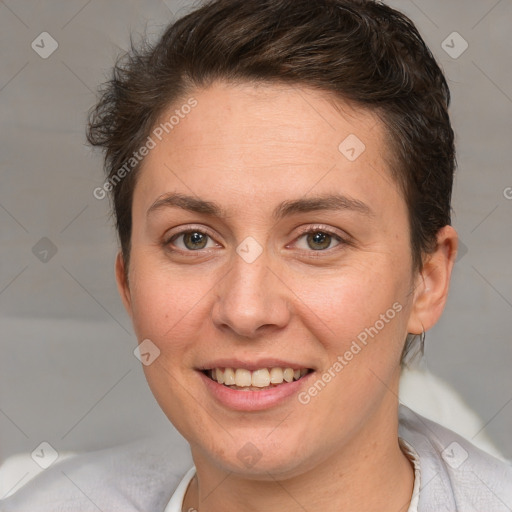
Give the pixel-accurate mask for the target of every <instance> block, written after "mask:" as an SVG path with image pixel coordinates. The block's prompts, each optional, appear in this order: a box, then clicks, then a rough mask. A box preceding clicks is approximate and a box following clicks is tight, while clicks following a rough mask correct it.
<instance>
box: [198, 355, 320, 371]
mask: <svg viewBox="0 0 512 512" xmlns="http://www.w3.org/2000/svg"><path fill="white" fill-rule="evenodd" d="M213 368H233V369H235V370H236V369H238V368H242V369H244V370H249V371H251V372H253V371H256V370H260V369H261V368H292V369H293V370H301V369H302V368H307V369H309V370H315V368H311V367H310V366H307V365H303V364H299V363H292V362H290V361H284V360H283V359H274V358H264V359H258V360H251V361H242V360H241V359H232V358H231V359H216V360H215V361H211V362H207V363H205V364H202V365H201V368H198V369H199V370H212V369H213Z"/></svg>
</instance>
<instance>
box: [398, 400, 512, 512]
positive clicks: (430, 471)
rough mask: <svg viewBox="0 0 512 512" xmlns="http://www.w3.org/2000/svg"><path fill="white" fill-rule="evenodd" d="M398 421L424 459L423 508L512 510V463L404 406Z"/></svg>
mask: <svg viewBox="0 0 512 512" xmlns="http://www.w3.org/2000/svg"><path fill="white" fill-rule="evenodd" d="M399 420H400V424H399V436H400V437H401V438H402V439H405V441H407V442H408V443H409V444H410V445H411V446H412V447H413V448H414V450H415V451H416V452H417V454H418V456H419V460H420V468H421V490H420V498H419V504H418V512H430V511H432V512H434V511H435V512H441V511H447V512H448V511H449V512H452V511H453V512H455V511H464V512H465V511H476V512H480V511H482V512H483V511H491V510H492V511H493V512H501V511H504V512H505V511H510V510H511V509H512V465H510V464H507V463H506V462H503V461H501V460H499V459H497V458H495V457H493V456H492V455H489V454H487V453H486V452H484V451H482V450H480V449H479V448H477V447H476V446H474V445H473V444H471V443H470V442H469V441H468V440H466V439H464V438H463V437H461V436H460V435H458V434H456V433H455V432H452V431H451V430H449V429H447V428H445V427H443V426H441V425H439V424H438V423H435V422H433V421H431V420H429V419H427V418H425V417H423V416H421V415H419V414H417V413H415V412H414V411H412V410H411V409H409V408H407V407H405V406H403V405H401V406H400V414H399Z"/></svg>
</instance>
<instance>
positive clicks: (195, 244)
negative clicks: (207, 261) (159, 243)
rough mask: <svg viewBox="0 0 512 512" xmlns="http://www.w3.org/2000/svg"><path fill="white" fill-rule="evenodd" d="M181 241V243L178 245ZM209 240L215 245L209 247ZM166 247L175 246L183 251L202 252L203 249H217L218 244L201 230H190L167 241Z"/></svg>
mask: <svg viewBox="0 0 512 512" xmlns="http://www.w3.org/2000/svg"><path fill="white" fill-rule="evenodd" d="M180 239H181V245H180V243H177V241H179V240H180ZM208 239H210V240H211V242H212V243H213V245H210V246H207V244H208ZM166 245H174V246H175V247H177V248H178V249H180V250H182V251H200V250H202V249H210V248H211V247H215V246H216V245H217V244H216V243H215V242H213V240H212V239H211V237H210V235H209V234H208V233H205V232H204V231H201V230H199V229H189V230H187V231H182V232H181V233H176V234H175V235H173V236H172V237H171V238H169V239H168V240H167V241H166Z"/></svg>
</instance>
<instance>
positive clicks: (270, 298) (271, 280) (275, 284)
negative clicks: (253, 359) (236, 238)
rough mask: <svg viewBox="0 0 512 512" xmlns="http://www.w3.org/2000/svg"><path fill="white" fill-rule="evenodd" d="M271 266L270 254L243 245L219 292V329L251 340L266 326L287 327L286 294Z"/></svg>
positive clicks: (216, 313) (215, 312)
mask: <svg viewBox="0 0 512 512" xmlns="http://www.w3.org/2000/svg"><path fill="white" fill-rule="evenodd" d="M251 244H252V245H251ZM258 253H259V254H258ZM270 266H271V261H270V257H269V254H268V251H263V250H262V249H261V250H258V251H257V250H256V247H255V245H254V243H253V242H251V241H248V242H246V243H245V244H244V243H241V244H240V246H239V247H238V248H237V252H236V254H233V259H232V267H231V269H230V271H229V272H228V273H227V275H226V276H225V279H223V280H222V281H221V283H220V285H219V287H218V289H217V294H216V302H215V305H214V308H213V320H214V323H215V324H216V325H217V326H218V327H219V328H223V329H226V328H228V327H229V328H230V329H231V330H232V331H234V332H236V333H237V334H238V335H240V336H243V337H248V338H251V337H254V336H257V335H258V334H259V333H260V332H261V331H259V329H260V328H261V327H263V326H266V328H267V329H269V328H270V326H273V327H275V328H282V327H283V326H284V325H286V323H287V322H288V320H289V308H288V304H287V297H286V293H285V291H284V290H283V285H282V283H281V281H280V280H279V279H277V278H276V276H275V275H274V273H273V272H272V271H271V270H270V268H269V267H270Z"/></svg>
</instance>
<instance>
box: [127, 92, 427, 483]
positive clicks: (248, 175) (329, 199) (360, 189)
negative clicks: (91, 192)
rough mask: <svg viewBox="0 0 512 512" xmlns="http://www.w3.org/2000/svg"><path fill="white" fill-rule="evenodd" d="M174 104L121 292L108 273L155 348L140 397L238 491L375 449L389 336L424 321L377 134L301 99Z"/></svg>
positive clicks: (398, 202) (259, 96) (389, 374)
mask: <svg viewBox="0 0 512 512" xmlns="http://www.w3.org/2000/svg"><path fill="white" fill-rule="evenodd" d="M192 96H193V97H194V98H195V100H196V101H197V105H196V106H195V107H194V108H193V109H190V112H189V113H188V114H187V115H184V116H183V117H180V120H179V122H178V123H176V124H174V125H173V128H172V130H169V133H168V134H167V135H166V136H165V137H162V140H161V141H159V140H157V139H156V142H157V143H156V146H155V147H154V148H153V149H151V151H150V153H149V154H148V155H147V156H146V158H145V161H144V163H143V167H142V169H141V172H140V176H139V179H138V182H137V185H136V188H135V191H134V198H133V231H132V238H131V255H130V267H129V269H128V281H126V280H125V279H124V270H125V269H124V268H123V264H122V259H121V258H118V263H117V271H118V272H117V276H118V282H119V286H120V290H121V294H122V296H123V300H124V302H125V305H126V308H127V310H128V312H129V314H130V315H131V317H132V321H133V325H134V329H135V332H136V335H137V338H138V340H139V342H141V341H142V340H150V342H149V343H150V344H149V345H147V346H149V347H152V348H151V350H154V351H155V353H157V351H156V348H157V349H158V350H159V351H160V353H159V355H158V357H157V358H156V359H155V360H154V361H153V362H152V363H151V364H149V365H147V366H144V371H145V374H146V377H147V380H148V383H149V385H150V387H151V390H152V392H153V394H154V396H155V397H156V399H157V401H158V403H159V404H160V406H161V408H162V409H163V411H164V412H165V414H166V415H167V416H168V418H169V419H170V420H171V422H172V423H173V424H174V425H175V426H176V428H177V429H178V430H179V431H180V432H181V433H182V434H183V436H184V437H185V438H186V439H187V440H188V441H189V442H190V444H191V447H192V451H193V454H194V458H195V460H196V464H197V461H199V460H201V461H203V462H204V464H210V466H211V467H217V468H222V469H224V470H226V471H235V472H238V473H243V474H246V475H251V476H252V477H253V478H262V479H263V478H266V475H268V473H267V472H270V473H272V474H273V475H276V474H280V475H283V476H291V475H294V474H297V473H300V472H301V471H306V470H307V469H308V468H313V467H315V466H318V465H319V464H321V463H322V461H325V460H327V459H328V458H329V457H332V456H333V455H334V454H336V453H340V452H341V451H343V450H344V451H349V450H353V449H356V448H357V447H358V446H361V443H367V442H368V439H372V440H374V441H375V442H376V443H377V442H378V440H379V439H381V438H383V437H384V436H386V435H388V434H389V430H390V425H391V426H393V425H394V423H395V422H396V418H395V419H393V418H394V417H395V416H396V401H397V399H396V395H395V394H396V392H397V383H398V377H399V361H400V355H401V350H402V347H403V343H404V340H405V337H406V335H407V333H408V332H421V327H419V322H420V320H421V321H422V322H423V324H427V325H425V327H426V328H428V327H429V325H428V324H429V322H430V317H425V316H424V317H423V318H421V319H420V318H419V317H420V314H419V312H418V311H419V310H418V306H417V304H416V302H418V303H419V302H421V300H423V299H421V293H422V290H423V291H424V290H427V289H428V288H427V287H425V286H424V280H423V281H420V280H419V276H415V273H414V272H413V269H412V255H411V249H410V236H409V224H408V216H407V209H406V205H405V201H404V199H403V197H402V195H401V193H400V191H399V188H398V186H397V185H396V183H395V182H394V181H393V180H392V178H391V174H390V172H389V169H388V167H387V164H386V161H389V160H390V157H391V156H392V155H391V153H390V151H391V149H390V148H389V147H388V146H387V145H386V142H385V137H384V129H383V125H382V123H381V122H380V121H379V120H378V118H377V117H376V116H375V115H372V114H371V113H368V112H364V111H362V110H359V109H353V108H351V107H350V106H348V105H346V104H338V108H334V107H333V103H332V101H330V100H329V98H328V97H327V96H325V95H323V94H321V93H319V92H317V91H311V90H307V89H298V88H287V87H284V86H275V85H272V86H270V85H268V86H258V87H256V86H253V85H237V86H234V85H227V84H222V83H216V84H214V85H212V86H211V87H209V88H208V89H204V90H198V91H195V92H194V94H193V95H192ZM186 102H187V99H185V100H184V101H183V104H185V103H186ZM177 108H178V109H179V108H180V106H179V105H173V106H172V108H171V109H169V112H167V113H166V114H165V115H164V116H163V118H165V119H168V118H169V117H170V116H171V115H172V114H173V113H174V112H175V110H176V109H177ZM186 110H187V111H188V110H189V109H186ZM363 144H364V146H363ZM420 283H423V284H421V286H420ZM434 316H435V315H434ZM418 327H419V330H418ZM146 343H148V342H146ZM216 368H218V369H219V371H218V372H217V371H216V370H215V369H216ZM226 368H228V370H226ZM290 369H291V370H290ZM211 370H214V372H213V375H214V377H217V376H218V378H219V379H220V380H221V381H222V380H223V379H224V380H226V381H227V383H224V384H223V383H219V382H216V381H215V380H213V379H212V372H211ZM292 370H295V372H293V371H292ZM290 379H293V380H291V382H288V380H290ZM295 379H298V380H295ZM269 380H272V382H271V383H270V384H269ZM279 382H281V383H279ZM249 385H250V387H249ZM240 387H244V388H245V389H240ZM391 430H392V428H391Z"/></svg>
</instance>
